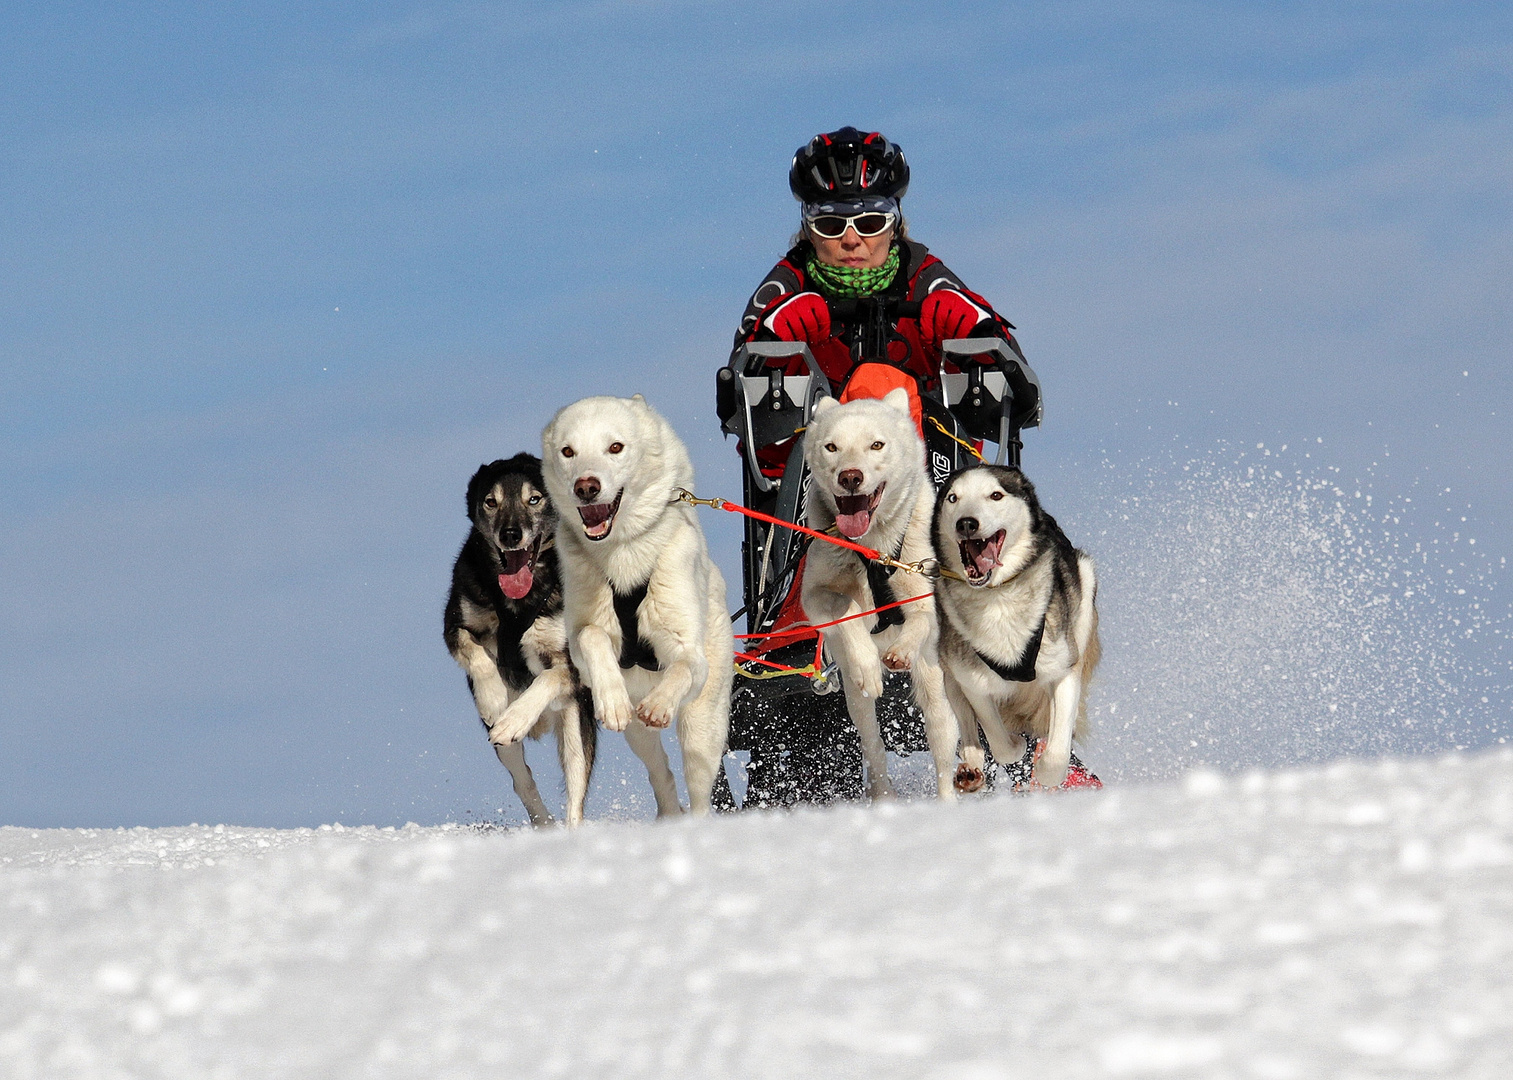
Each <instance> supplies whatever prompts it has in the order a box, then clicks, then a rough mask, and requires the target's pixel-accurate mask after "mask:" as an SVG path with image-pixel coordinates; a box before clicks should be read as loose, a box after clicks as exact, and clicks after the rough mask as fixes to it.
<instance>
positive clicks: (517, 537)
mask: <svg viewBox="0 0 1513 1080" xmlns="http://www.w3.org/2000/svg"><path fill="white" fill-rule="evenodd" d="M499 539H500V540H502V541H504V546H505V547H512V548H515V547H519V546H520V541H522V540H524V539H525V530H524V529H522V528H521V527H520V526H519V525H506V526H505V527H504V531H503V532H501V533H500V534H499Z"/></svg>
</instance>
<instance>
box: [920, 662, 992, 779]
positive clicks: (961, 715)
mask: <svg viewBox="0 0 1513 1080" xmlns="http://www.w3.org/2000/svg"><path fill="white" fill-rule="evenodd" d="M941 677H942V681H943V682H944V683H945V689H946V700H947V701H949V702H950V703H951V711H952V712H953V713H955V714H956V723H957V727H958V729H959V732H960V735H961V764H960V765H959V766H957V768H956V777H955V779H954V780H953V781H952V786H954V787H955V788H956V790H957V791H961V792H973V791H981V790H982V788H983V785H984V784H986V783H987V779H988V774H987V768H988V759H987V757H986V756H985V755H984V754H983V752H982V737H981V735H979V734H978V731H977V712H976V710H975V709H973V708H972V704H971V702H969V701H968V700H967V696H966V695H965V694H963V693H962V692H961V686H960V685H958V683H957V682H956V677H955V676H954V675H952V674H951V671H950V669H949V668H945V667H944V666H943V667H942V670H941ZM926 734H927V735H928V732H927V733H926Z"/></svg>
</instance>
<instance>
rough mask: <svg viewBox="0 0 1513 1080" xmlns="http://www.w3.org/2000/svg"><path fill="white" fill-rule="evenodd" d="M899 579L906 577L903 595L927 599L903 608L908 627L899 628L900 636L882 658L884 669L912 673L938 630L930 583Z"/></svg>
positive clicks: (903, 584)
mask: <svg viewBox="0 0 1513 1080" xmlns="http://www.w3.org/2000/svg"><path fill="white" fill-rule="evenodd" d="M899 576H900V577H901V578H903V581H902V582H901V585H902V588H901V589H900V590H899V591H900V592H903V593H904V595H905V596H910V597H921V596H922V597H923V598H924V599H915V600H913V601H912V602H911V603H907V604H905V605H903V608H902V611H903V617H904V625H903V626H901V627H899V630H898V637H896V638H894V639H893V644H892V646H890V647H889V649H888V651H887V652H885V653H883V656H882V660H883V667H885V668H887V669H888V670H889V671H908V670H909V668H910V667H911V666H912V665H913V663H914V658H915V657H916V656H918V655H919V652H920V650H921V649H922V648H923V647H924V644H925V642H926V641H928V640H929V639H930V637H931V633H932V631H933V630H934V629H935V626H934V624H935V614H934V612H933V611H932V610H931V607H930V605H931V603H932V601H931V599H930V595H931V594H930V586H929V583H928V582H925V581H924V580H923V579H921V578H918V577H916V576H915V575H913V574H901V575H899Z"/></svg>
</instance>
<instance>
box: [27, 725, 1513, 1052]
mask: <svg viewBox="0 0 1513 1080" xmlns="http://www.w3.org/2000/svg"><path fill="white" fill-rule="evenodd" d="M0 911H3V916H0V1061H3V1062H5V1069H4V1073H5V1075H6V1076H8V1077H16V1078H31V1077H48V1078H49V1080H52V1078H65V1077H91V1078H97V1077H189V1076H193V1077H216V1078H233V1077H257V1078H276V1077H312V1076H320V1077H348V1076H350V1077H359V1076H360V1077H407V1078H408V1077H417V1076H425V1077H436V1078H444V1077H475V1076H477V1077H484V1076H488V1077H498V1076H510V1077H522V1076H532V1077H534V1076H543V1077H551V1076H567V1075H584V1076H615V1077H643V1076H644V1077H659V1078H669V1077H685V1076H686V1077H702V1078H707V1077H723V1076H730V1077H735V1076H741V1077H799V1076H825V1077H862V1076H866V1077H895V1076H896V1077H911V1078H915V1077H924V1078H930V1077H951V1078H953V1080H955V1078H971V1077H984V1078H986V1077H1010V1076H1022V1075H1041V1076H1067V1077H1074V1076H1075V1077H1105V1076H1107V1077H1123V1076H1133V1077H1144V1076H1202V1077H1244V1078H1249V1077H1255V1078H1261V1080H1282V1078H1290V1077H1366V1076H1371V1077H1377V1076H1424V1075H1431V1076H1432V1075H1440V1076H1455V1077H1488V1078H1490V1077H1505V1076H1508V1075H1513V754H1510V753H1509V752H1508V751H1506V750H1496V751H1492V752H1489V753H1484V754H1478V755H1473V756H1465V757H1462V756H1456V755H1451V756H1446V757H1440V758H1417V759H1409V760H1391V759H1388V760H1381V761H1376V762H1370V763H1365V762H1349V761H1345V762H1339V763H1336V764H1333V765H1328V766H1323V767H1312V768H1309V769H1304V770H1299V769H1293V770H1283V771H1271V772H1261V771H1255V772H1250V773H1246V774H1243V775H1239V776H1225V775H1222V774H1220V773H1218V772H1215V771H1209V770H1196V771H1192V772H1189V773H1187V774H1185V775H1184V776H1182V777H1180V778H1179V779H1177V780H1175V781H1170V782H1165V783H1161V784H1147V785H1139V784H1126V785H1111V786H1110V787H1109V788H1107V789H1105V790H1104V791H1102V792H1083V793H1071V794H1065V795H1037V796H1029V797H1015V796H1009V795H996V796H992V797H988V798H984V799H977V800H973V801H971V802H967V803H963V804H961V805H958V806H954V807H951V806H940V805H938V804H935V803H933V802H929V801H919V802H904V803H897V804H892V805H883V806H877V807H865V806H846V807H841V808H836V809H829V810H804V811H799V812H794V813H753V814H743V815H736V816H732V817H722V818H716V819H712V820H706V821H692V820H682V821H676V822H670V823H650V824H648V823H631V822H598V823H593V824H590V825H589V826H587V827H585V828H584V829H582V830H581V831H580V832H578V833H576V834H568V833H565V832H563V831H559V830H550V831H542V832H529V831H524V830H504V829H496V830H486V829H476V828H466V827H459V826H455V825H453V826H445V827H440V828H419V827H406V828H402V829H376V828H371V827H364V828H345V829H344V828H341V827H339V826H329V827H322V828H321V829H315V830H312V829H299V830H268V829H248V828H231V827H224V826H215V827H200V826H190V827H186V828H172V829H154V830H148V829H130V830H114V831H112V830H90V829H85V830H30V829H19V828H4V829H0Z"/></svg>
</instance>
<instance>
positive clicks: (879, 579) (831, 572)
mask: <svg viewBox="0 0 1513 1080" xmlns="http://www.w3.org/2000/svg"><path fill="white" fill-rule="evenodd" d="M804 459H805V461H806V462H807V463H808V465H809V470H810V472H811V473H812V475H813V480H812V482H811V486H810V488H809V494H808V502H807V504H806V508H805V509H806V514H807V516H808V524H809V527H810V528H813V529H820V530H825V529H830V528H832V527H833V528H834V529H835V530H836V531H837V532H839V533H840V534H841V535H842V536H845V537H847V538H848V539H851V540H854V541H856V542H857V543H860V544H864V545H866V546H867V547H870V548H872V549H874V550H876V551H880V552H882V553H884V554H886V555H890V556H892V557H893V558H894V559H897V560H899V561H901V562H917V561H919V560H922V559H926V558H929V557H930V554H931V551H930V513H931V509H932V507H933V505H934V492H933V490H932V488H931V487H930V480H929V477H928V475H927V474H926V473H925V444H924V440H923V439H921V438H920V435H919V432H918V430H917V429H916V428H915V426H914V421H913V419H912V418H911V416H910V410H909V395H908V393H907V392H906V391H904V390H902V389H897V390H893V391H890V392H889V393H888V394H887V396H886V397H883V398H881V399H876V398H861V399H858V400H855V401H850V402H847V403H846V404H844V405H842V404H839V403H838V402H837V401H836V400H835V399H834V398H829V397H826V398H821V399H820V400H819V402H818V403H817V404H816V405H815V408H814V415H813V419H812V420H811V421H810V423H809V428H808V430H807V432H806V433H805V436H804ZM930 593H931V585H930V581H929V579H928V578H926V577H924V576H922V575H920V574H913V573H910V572H908V571H906V570H898V571H897V572H894V573H892V574H891V576H889V573H888V572H887V571H886V570H884V569H883V568H881V567H880V566H878V565H877V564H876V563H870V562H868V561H867V560H865V559H864V558H862V557H861V556H860V555H859V554H857V553H856V552H854V551H850V550H848V549H846V548H842V547H837V546H836V545H834V544H826V543H821V542H818V541H817V542H815V543H813V544H811V545H810V546H809V554H808V556H807V557H806V561H805V565H804V585H803V591H802V594H801V599H802V601H803V605H804V613H805V614H806V615H807V616H808V618H809V621H810V622H812V623H827V622H831V621H833V620H835V619H840V618H843V617H845V616H848V615H857V614H860V613H861V612H864V611H870V610H871V609H873V608H875V607H881V606H883V605H885V604H887V603H890V602H892V601H893V600H908V599H910V598H911V597H916V596H923V597H926V599H924V600H919V601H916V602H915V603H912V604H904V605H902V606H901V607H897V608H893V609H891V610H889V611H885V612H881V613H879V614H878V615H874V616H870V617H868V618H860V619H851V620H850V621H848V622H843V623H840V624H839V625H837V626H834V627H831V628H829V629H826V630H822V631H821V633H822V634H824V637H825V646H826V648H827V649H828V650H829V652H830V655H831V656H832V657H833V658H834V659H835V662H836V663H837V664H838V665H839V667H840V671H841V676H842V685H843V687H844V688H845V693H846V711H847V712H848V713H850V715H851V720H852V722H853V723H854V724H856V730H857V734H858V735H859V736H860V737H861V743H862V757H863V759H864V760H865V762H866V765H867V793H868V794H869V795H870V796H871V797H872V798H874V799H876V798H886V797H889V796H891V795H892V794H893V785H892V784H891V783H890V782H889V780H888V756H887V752H886V751H885V749H884V747H883V741H882V737H881V736H880V735H879V733H878V729H877V699H878V697H879V696H880V695H881V694H882V692H883V668H884V667H887V668H888V669H889V670H890V671H909V672H910V682H911V683H912V685H913V689H914V700H915V703H916V704H917V705H918V706H919V708H920V711H921V712H922V713H923V714H924V720H925V737H926V739H927V740H928V742H929V744H930V754H931V756H932V757H933V758H934V759H935V772H936V781H937V790H938V791H939V792H940V796H941V798H943V799H951V798H954V797H955V789H954V787H953V786H952V778H953V771H954V769H955V765H956V742H957V725H956V720H955V717H954V716H953V715H952V714H951V708H950V704H949V702H948V700H947V698H946V695H945V686H944V683H943V682H942V679H941V671H940V662H939V659H938V658H937V655H936V647H937V627H936V621H935V605H934V602H933V601H932V600H930V599H929V596H930Z"/></svg>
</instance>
